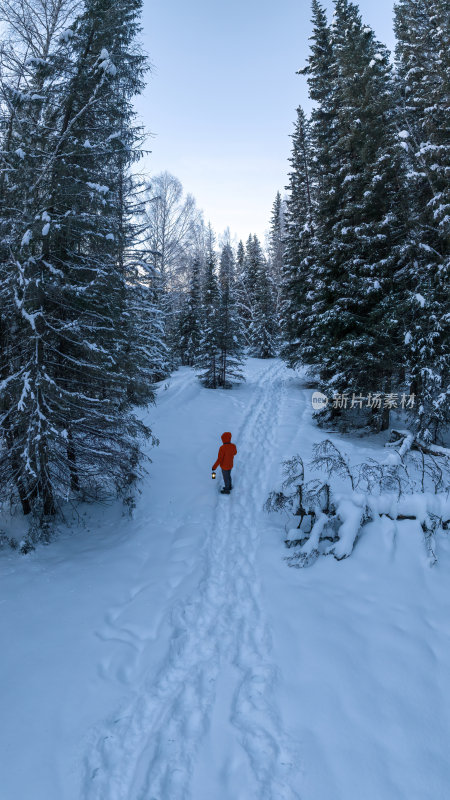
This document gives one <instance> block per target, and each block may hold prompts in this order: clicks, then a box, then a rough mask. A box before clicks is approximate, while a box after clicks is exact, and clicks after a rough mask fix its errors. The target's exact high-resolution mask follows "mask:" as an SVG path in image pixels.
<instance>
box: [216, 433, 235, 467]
mask: <svg viewBox="0 0 450 800" xmlns="http://www.w3.org/2000/svg"><path fill="white" fill-rule="evenodd" d="M222 442H223V445H222V446H221V448H220V450H219V455H218V457H217V461H216V463H215V464H214V466H213V470H214V469H217V467H218V466H219V464H220V466H221V467H222V469H233V459H234V457H235V455H236V453H237V449H236V445H235V444H233V443H232V441H231V433H223V434H222Z"/></svg>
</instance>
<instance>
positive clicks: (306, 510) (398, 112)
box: [0, 0, 450, 800]
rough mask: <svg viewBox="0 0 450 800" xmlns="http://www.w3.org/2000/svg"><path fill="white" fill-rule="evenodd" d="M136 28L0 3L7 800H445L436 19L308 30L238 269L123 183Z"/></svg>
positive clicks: (97, 14)
mask: <svg viewBox="0 0 450 800" xmlns="http://www.w3.org/2000/svg"><path fill="white" fill-rule="evenodd" d="M143 2H144V0H0V564H3V566H2V567H1V571H2V574H3V579H4V586H5V589H4V590H2V596H4V597H5V601H4V602H5V603H6V605H5V606H4V608H5V609H7V611H5V612H4V613H5V619H4V620H3V622H2V626H4V627H2V633H1V637H2V639H3V641H4V642H6V641H8V642H9V641H12V640H13V639H15V638H16V637H17V640H16V644H15V645H14V647H13V648H12V650H11V654H10V656H9V657H8V659H6V660H5V662H4V670H3V668H2V666H1V665H0V685H2V686H3V689H2V693H3V692H4V691H5V690H6V694H7V695H8V698H9V699H5V708H6V712H5V719H6V720H7V721H8V722H7V726H5V729H4V730H2V732H1V735H0V750H3V752H4V753H6V754H7V760H8V761H9V762H10V764H11V765H12V766H11V767H9V766H8V768H6V764H5V769H6V772H5V775H6V778H5V781H6V783H5V786H6V787H7V788H6V794H5V795H2V800H27V798H28V797H30V798H31V797H33V800H144V798H145V800H182V799H183V800H188V799H189V798H192V800H206V798H214V800H295V799H296V798H300V797H302V798H307V800H356V799H357V798H358V800H359V798H361V797H364V798H365V800H398V798H400V797H405V798H408V800H444V798H447V797H448V794H447V791H448V781H449V780H450V772H449V769H448V764H447V763H446V762H447V758H446V755H445V741H446V740H447V741H448V735H449V734H450V693H449V691H448V687H447V682H446V679H445V675H446V674H447V675H448V669H450V650H449V647H448V622H446V620H448V611H449V602H450V597H449V593H448V587H447V583H448V579H447V577H446V576H447V575H448V568H449V567H450V544H449V541H448V537H449V533H450V497H449V492H450V410H449V409H450V346H449V345H450V280H449V271H450V247H449V243H450V181H449V177H450V176H449V172H450V136H449V77H450V69H449V67H450V63H449V61H450V26H449V20H450V3H449V0H397V2H396V3H395V6H394V17H393V21H394V32H395V41H396V45H395V51H394V52H390V51H389V50H388V49H387V47H386V46H385V45H384V44H383V42H382V41H379V40H378V38H377V35H376V33H375V31H374V30H373V28H372V27H371V26H369V25H368V24H367V22H366V21H365V19H364V18H363V15H362V13H361V11H360V9H359V7H358V5H357V4H356V3H353V2H350V1H349V0H334V2H333V11H332V13H331V14H330V13H329V9H328V8H327V7H326V5H324V4H322V2H320V0H312V2H311V3H310V5H309V4H308V5H307V4H306V3H305V19H306V20H308V21H309V23H308V24H309V28H308V30H309V35H310V38H309V55H308V58H307V61H306V63H305V64H303V66H302V67H301V68H300V69H299V71H298V81H299V83H300V82H301V81H303V82H305V84H306V85H307V87H308V93H309V99H310V101H311V107H312V110H311V111H308V113H307V112H306V111H305V110H304V109H303V108H302V107H301V106H298V107H297V108H296V109H295V108H293V109H292V117H293V119H294V120H295V121H294V125H293V128H292V129H291V130H290V131H289V130H287V131H286V136H289V137H290V151H291V152H290V157H289V162H288V165H287V174H288V180H287V182H286V185H283V183H281V182H280V185H279V187H278V190H275V192H274V196H273V204H272V207H270V205H269V207H268V208H267V229H266V232H265V235H262V234H261V233H258V234H257V233H255V232H254V231H248V237H247V238H246V239H244V240H239V239H238V237H237V236H236V235H235V234H234V232H233V230H231V229H230V227H227V228H226V229H225V230H224V231H218V230H214V229H213V226H212V225H211V223H210V222H209V221H208V220H209V217H208V209H207V208H204V209H201V208H200V207H199V204H198V203H197V201H196V199H195V198H194V196H193V195H192V194H191V193H190V192H189V190H190V187H189V186H183V185H182V183H181V181H180V179H179V178H178V177H177V176H176V175H174V174H172V172H171V170H170V169H167V170H165V171H162V172H160V173H157V174H154V173H153V172H152V171H151V169H150V171H147V170H146V169H143V168H142V164H143V159H144V156H149V158H148V160H147V159H145V164H150V167H151V152H150V151H151V149H152V146H153V145H152V144H151V143H149V131H147V130H146V128H145V126H144V125H143V124H142V122H141V120H140V118H139V114H138V113H137V111H136V109H135V101H136V98H137V97H138V96H139V95H140V94H141V93H142V92H143V91H144V89H145V87H146V85H147V83H148V82H151V81H152V69H153V67H152V64H151V57H152V54H151V53H146V52H145V49H144V47H143V45H142V40H141V34H142V8H143ZM168 35H169V33H168ZM306 35H307V34H305V38H306ZM234 429H235V430H234ZM223 430H232V431H233V442H234V441H236V445H237V456H236V462H235V468H234V469H233V475H235V474H236V480H235V482H234V485H233V493H232V497H229V498H226V497H224V498H222V497H219V496H218V495H217V484H218V483H219V480H218V479H219V472H218V475H217V479H216V483H212V481H211V469H210V465H211V464H212V463H213V458H215V456H216V453H217V449H218V447H219V444H220V436H221V434H222V431H223ZM193 440H194V441H193ZM225 446H226V445H225ZM219 458H220V453H219ZM208 459H209V460H208ZM217 463H219V462H217ZM213 477H215V472H213ZM224 504H225V505H224ZM233 504H234V505H233ZM47 545H49V546H48V547H47ZM326 556H331V557H330V558H326ZM350 556H351V558H350ZM347 559H348V560H347ZM61 565H63V566H61ZM289 567H293V569H289ZM307 567H311V569H306V568H307ZM431 567H433V569H431ZM303 568H305V569H303ZM3 579H2V580H3ZM349 586H350V588H349ZM161 598H162V599H161ZM411 598H415V599H414V602H413V601H412V600H411ZM410 601H411V602H410ZM2 602H3V601H2V600H0V605H1V603H2ZM39 609H41V610H40V611H39ZM355 609H359V611H357V610H355ZM397 614H398V616H396V615H397ZM91 616H92V619H90V617H91ZM292 617H294V619H292ZM27 621H28V622H27ZM341 624H342V629H341V632H340V633H339V630H340V629H339V626H340V625H341ZM427 626H428V627H427ZM68 628H70V632H69V630H68ZM431 630H432V633H430V631H431ZM433 637H434V638H433ZM77 641H78V642H79V644H80V647H81V650H82V652H83V655H80V653H79V651H78V646H77V647H75V645H76V642H77ZM74 642H75V644H74ZM361 642H362V643H363V645H362V648H363V651H364V653H365V656H363V655H362V654H361V650H360V646H361ZM445 642H447V644H446V643H445ZM27 643H28V644H27ZM27 647H28V648H29V651H28V650H27ZM330 647H332V648H333V650H332V651H330ZM41 648H42V649H43V653H44V655H43V656H42V657H41V660H39V658H38V664H37V666H36V673H35V677H34V678H33V677H32V676H33V673H34V669H35V668H34V662H33V659H35V658H37V653H38V652H40V651H41ZM63 651H65V652H66V655H63ZM305 651H307V654H306V653H305ZM27 653H29V655H27ZM27 659H28V661H27ZM333 659H335V662H334V663H335V672H334V673H333V674H331V667H330V664H331V663H333ZM364 659H365V660H364ZM352 660H355V664H356V666H354V667H352V666H351V662H352ZM41 661H42V666H41V665H40V664H41ZM386 664H387V665H388V667H389V673H387V672H385V670H386V669H387V667H386ZM298 665H300V667H299V666H298ZM353 669H354V671H355V674H354V675H353ZM358 670H359V677H358V676H357V674H356V672H357V671H358ZM297 671H298V676H297ZM280 672H281V673H284V678H280ZM286 672H288V673H290V675H291V677H290V678H289V680H285V679H286V674H285V673H286ZM75 673H77V675H76V676H75ZM294 673H295V676H296V677H294ZM406 673H407V674H408V675H409V678H408V680H409V683H408V680H406V678H405V675H406ZM388 674H389V676H390V677H389V678H388V677H387V676H388ZM12 676H16V677H12ZM49 676H50V677H49ZM352 676H353V677H352ZM364 676H366V679H365V678H364ZM430 676H431V680H432V682H433V688H432V690H429V687H427V688H426V689H425V686H426V682H427V677H428V679H430ZM72 680H73V681H74V683H73V690H72V692H71V697H70V700H69V699H68V698H67V694H66V692H65V691H64V689H63V686H62V685H61V684H62V683H64V682H66V681H72ZM404 681H406V683H405V684H404V683H403V682H404ZM10 682H11V686H12V687H13V688H12V690H11V687H10V688H8V686H9V683H10ZM369 684H370V687H369ZM38 685H39V686H41V688H43V698H44V699H45V703H46V707H47V711H46V712H44V711H43V710H42V703H43V702H44V700H42V701H40V700H38V699H37V697H38V695H39V689H38ZM23 687H26V688H25V699H24V700H23V705H24V707H25V706H26V707H27V709H28V711H27V712H26V714H25V720H26V722H25V725H26V727H27V728H28V729H29V731H31V733H30V732H29V733H27V734H26V735H25V744H26V746H28V745H29V743H31V742H32V740H33V738H34V737H35V736H36V739H39V742H35V743H33V745H32V747H30V750H29V757H28V763H29V768H28V769H27V770H25V771H24V773H23V775H22V776H21V777H20V778H19V777H18V775H17V769H18V762H17V760H16V761H15V760H14V759H16V758H17V750H18V748H19V745H18V743H19V742H20V743H21V745H20V748H19V749H22V737H23V736H24V732H23V727H22V725H23V724H24V723H23V722H22V723H21V721H20V714H19V713H18V708H20V707H21V705H22V700H21V699H20V698H21V692H22V689H23ZM50 687H51V688H50ZM55 687H56V688H55ZM430 691H431V694H432V700H430ZM418 695H423V697H422V699H421V700H420V702H419V701H417V703H418V705H416V697H417V696H418ZM324 698H325V699H324ZM336 698H338V700H339V701H338V700H337V699H336ZM342 706H345V709H346V710H345V711H343V710H342ZM325 707H326V708H325ZM81 708H84V710H83V711H81V710H80V709H81ZM319 709H323V710H322V711H320V713H318V712H319ZM45 714H49V715H50V716H49V717H48V720H50V721H48V720H47V722H45V719H47V718H46V716H45ZM31 717H32V718H33V720H37V719H40V723H39V724H40V725H42V730H44V729H45V734H43V735H42V736H40V733H39V731H40V727H39V724H38V723H37V722H36V723H33V725H31V726H30V719H31ZM116 717H117V719H116ZM112 719H114V723H112V722H111V720H112ZM434 720H437V722H436V730H435V732H433V734H431V732H430V728H431V727H433V725H434ZM116 723H117V724H116ZM6 728H7V729H6ZM61 729H62V730H63V731H65V736H66V741H65V743H64V744H62V743H61V744H60V743H59V741H58V733H57V732H58V731H60V730H61ZM407 729H408V730H407ZM69 730H70V732H69ZM428 735H430V737H431V738H430V741H429V742H428V741H427V736H428ZM339 736H341V738H342V739H344V740H346V741H348V742H350V744H349V749H348V751H347V750H346V749H345V748H344V747H343V745H342V742H341V741H338V740H339ZM365 737H367V741H366V744H365V745H364V741H365ZM2 742H4V745H3V746H2ZM8 742H9V744H8ZM402 748H403V749H402ZM427 748H428V749H427ZM55 749H56V751H57V755H56V756H55ZM13 752H15V753H16V755H15V756H13V755H12V753H13ZM50 752H51V753H52V757H51V758H50V755H49V754H50ZM323 752H326V753H327V756H326V757H325V762H326V767H325V768H323V761H324V756H323ZM374 753H379V763H378V762H377V757H376V756H375V755H374ZM321 754H322V755H321ZM55 759H56V761H55ZM55 763H56V764H57V767H55ZM38 764H39V765H41V766H40V767H39V769H38V766H37V765H38ZM19 772H20V770H19ZM56 773H57V774H56ZM37 774H39V777H36V775H37ZM35 781H37V783H35ZM31 787H33V790H32V788H31ZM0 793H1V792H0Z"/></svg>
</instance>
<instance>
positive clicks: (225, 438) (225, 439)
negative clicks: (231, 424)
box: [222, 433, 231, 444]
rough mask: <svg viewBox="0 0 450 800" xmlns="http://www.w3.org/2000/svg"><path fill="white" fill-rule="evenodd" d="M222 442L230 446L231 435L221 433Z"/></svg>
mask: <svg viewBox="0 0 450 800" xmlns="http://www.w3.org/2000/svg"><path fill="white" fill-rule="evenodd" d="M222 442H223V443H224V444H230V442H231V433H222Z"/></svg>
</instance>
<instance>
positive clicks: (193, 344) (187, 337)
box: [179, 256, 203, 367]
mask: <svg viewBox="0 0 450 800" xmlns="http://www.w3.org/2000/svg"><path fill="white" fill-rule="evenodd" d="M201 268H202V263H201V259H200V257H199V256H195V257H194V258H193V259H192V263H191V265H190V278H189V289H188V292H187V296H186V299H185V301H184V307H183V309H182V312H181V322H180V340H179V352H180V358H181V363H182V364H183V365H185V366H188V367H192V366H194V364H195V363H196V361H197V358H198V355H199V352H200V342H201V340H202V316H203V310H202V297H201Z"/></svg>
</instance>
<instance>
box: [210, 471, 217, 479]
mask: <svg viewBox="0 0 450 800" xmlns="http://www.w3.org/2000/svg"><path fill="white" fill-rule="evenodd" d="M215 477H216V473H215V472H214V471H213V473H212V475H211V478H212V479H213V480H214V479H215Z"/></svg>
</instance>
